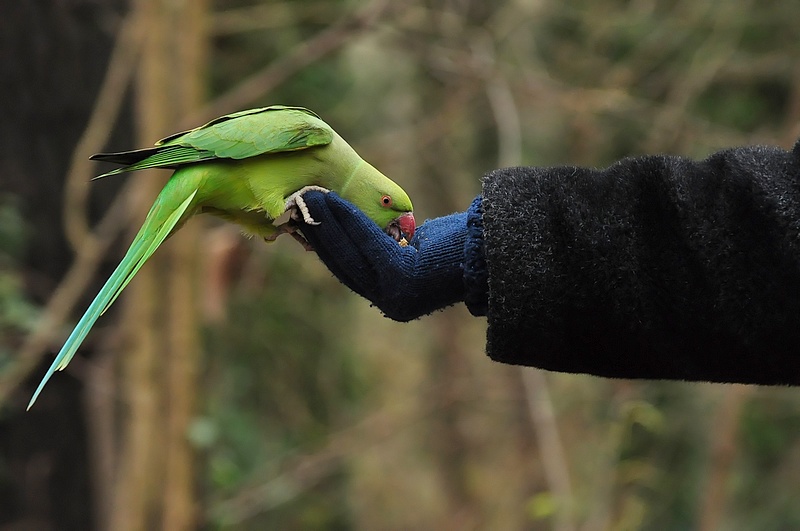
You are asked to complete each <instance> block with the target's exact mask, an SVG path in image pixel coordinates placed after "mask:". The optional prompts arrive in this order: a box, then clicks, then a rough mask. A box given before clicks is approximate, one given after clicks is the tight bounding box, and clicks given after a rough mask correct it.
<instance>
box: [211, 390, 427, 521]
mask: <svg viewBox="0 0 800 531" xmlns="http://www.w3.org/2000/svg"><path fill="white" fill-rule="evenodd" d="M406 406H407V408H406V409H404V410H401V411H398V410H397V409H396V408H394V407H393V408H392V409H391V410H381V411H377V412H374V413H372V414H371V415H370V416H368V417H366V418H364V419H363V420H361V421H360V422H358V423H357V424H354V425H352V426H350V427H348V428H344V429H342V430H340V431H339V432H338V433H334V434H332V435H331V436H330V438H329V439H328V443H327V444H326V445H325V447H324V448H322V449H320V450H319V451H318V452H315V453H313V454H307V455H301V456H290V457H288V458H286V460H285V463H284V465H283V466H282V467H281V468H283V471H282V472H281V473H280V474H279V475H277V476H275V477H271V478H270V479H268V480H267V481H264V482H263V483H259V484H257V485H253V486H251V487H250V488H242V489H241V490H239V491H238V492H237V493H236V494H235V495H234V496H233V497H231V498H229V499H227V500H224V501H221V502H219V503H217V504H216V505H214V506H212V507H211V508H210V509H209V510H210V511H211V512H212V513H214V515H215V516H216V517H217V518H219V519H220V521H221V522H223V523H224V525H225V526H236V525H238V524H241V523H242V522H245V521H247V520H248V519H250V518H253V517H254V516H256V515H258V514H260V513H264V512H269V511H271V510H273V509H275V508H277V507H279V506H281V505H283V504H285V503H289V502H291V501H292V500H294V499H296V498H297V497H299V496H302V494H303V493H305V492H307V491H309V490H310V489H312V488H313V487H314V486H315V485H317V484H318V483H319V482H320V481H322V480H323V479H325V477H327V476H328V475H330V474H332V473H334V472H335V470H336V468H337V467H338V466H340V464H341V463H342V461H343V460H345V459H347V458H348V457H350V456H361V455H363V454H364V453H365V452H367V451H368V450H370V449H372V448H374V447H375V446H377V445H380V444H382V443H383V442H384V441H387V440H389V439H392V438H395V437H398V436H400V435H401V434H402V433H403V432H404V431H405V430H410V429H412V427H414V426H415V425H416V424H417V423H419V422H422V419H423V417H424V416H425V414H430V413H431V411H432V410H433V407H432V406H431V405H429V406H428V407H426V408H424V410H423V411H422V412H420V411H419V409H418V408H415V407H411V406H410V405H409V404H407V405H406Z"/></svg>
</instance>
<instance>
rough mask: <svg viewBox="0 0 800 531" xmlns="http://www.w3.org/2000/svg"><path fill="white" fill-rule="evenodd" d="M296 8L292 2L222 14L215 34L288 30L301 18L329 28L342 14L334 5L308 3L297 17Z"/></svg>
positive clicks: (214, 25) (215, 18) (215, 19)
mask: <svg viewBox="0 0 800 531" xmlns="http://www.w3.org/2000/svg"><path fill="white" fill-rule="evenodd" d="M295 6H296V4H294V3H292V2H281V3H269V4H258V5H254V6H247V7H240V8H233V9H226V10H225V11H219V12H217V13H214V14H213V17H212V21H211V34H212V35H214V36H221V35H231V34H235V33H243V32H246V31H259V30H268V29H269V30H273V29H278V28H281V27H288V26H291V25H294V24H297V21H298V20H297V19H298V16H300V17H302V19H303V20H308V21H313V22H318V23H320V24H327V23H328V21H329V20H330V19H331V18H332V15H333V14H334V13H336V10H338V4H332V3H331V2H313V3H312V2H305V3H304V4H303V9H302V11H301V12H300V13H297V11H298V10H297V9H296V7H295Z"/></svg>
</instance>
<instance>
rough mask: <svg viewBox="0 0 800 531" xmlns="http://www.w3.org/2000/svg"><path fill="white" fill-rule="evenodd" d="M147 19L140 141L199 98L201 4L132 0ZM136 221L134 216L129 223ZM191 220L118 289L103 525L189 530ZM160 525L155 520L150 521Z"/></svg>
mask: <svg viewBox="0 0 800 531" xmlns="http://www.w3.org/2000/svg"><path fill="white" fill-rule="evenodd" d="M136 9H141V10H143V11H142V17H141V18H140V20H141V21H142V23H143V24H146V25H147V39H146V42H145V45H144V49H143V53H142V59H141V64H140V71H139V76H138V83H137V86H136V104H137V119H138V124H137V125H138V128H139V144H140V145H151V144H152V143H153V141H154V140H155V139H158V138H160V137H163V136H166V135H167V134H169V133H171V132H173V130H174V129H175V128H176V127H178V124H179V122H180V119H181V118H182V116H184V115H186V114H188V113H189V112H191V111H192V110H193V109H195V108H196V107H198V106H199V105H200V103H201V102H202V99H203V87H204V86H205V83H204V77H205V74H204V69H205V64H206V60H205V56H206V45H205V41H206V38H205V22H204V21H205V15H206V13H207V10H208V5H207V3H206V2H205V1H195V2H179V3H176V2H171V1H169V0H139V2H138V3H137V4H136ZM135 178H137V179H139V180H140V182H141V185H140V187H139V188H138V190H137V191H138V192H139V193H138V194H137V195H136V196H135V197H132V198H131V199H132V205H131V207H132V208H131V210H132V212H133V213H134V216H133V219H136V220H141V219H143V218H144V215H145V214H146V212H147V211H148V210H149V208H150V205H152V202H153V200H154V199H155V197H156V196H157V195H158V192H159V191H160V189H161V187H162V185H163V184H164V180H163V179H158V178H155V176H136V177H135ZM136 225H138V223H137V224H136ZM197 230H198V229H197V227H196V226H195V225H194V224H192V223H188V224H187V225H186V226H185V227H183V228H182V229H181V230H180V232H178V233H177V234H176V235H175V236H174V237H172V238H170V240H169V241H168V243H167V244H166V245H164V247H163V249H161V250H160V252H157V253H156V255H155V256H154V257H153V258H152V259H151V260H150V261H151V263H149V264H147V265H146V266H145V267H143V268H142V269H141V270H140V271H139V273H138V274H137V276H136V279H135V280H134V281H133V282H132V283H131V287H130V288H129V289H128V290H126V297H125V299H124V300H125V301H126V311H125V322H126V325H127V330H126V341H125V347H126V350H127V352H126V353H125V354H124V356H125V364H124V366H123V371H122V378H123V386H122V387H123V389H124V390H125V391H124V393H125V405H126V406H127V407H128V411H127V415H126V416H125V418H124V419H123V421H122V424H121V426H122V433H123V436H122V439H121V440H122V441H123V447H122V448H121V454H120V458H119V466H118V474H117V478H116V485H115V492H114V494H113V497H114V501H113V507H112V510H111V516H110V522H109V528H110V529H115V530H117V529H131V530H138V529H154V528H158V527H161V528H162V529H169V530H181V529H192V528H194V527H196V525H195V519H196V512H195V507H194V505H195V504H194V474H193V452H192V448H191V446H190V445H189V441H188V439H187V437H186V435H187V432H188V427H189V423H190V422H191V419H192V416H193V411H194V406H195V397H196V368H197V363H198V355H197V354H198V339H197V327H196V325H197V322H196V318H195V315H196V313H195V308H196V304H195V270H194V269H195V264H196V262H197V257H196V241H197V239H198V232H197ZM158 522H160V525H159V524H158Z"/></svg>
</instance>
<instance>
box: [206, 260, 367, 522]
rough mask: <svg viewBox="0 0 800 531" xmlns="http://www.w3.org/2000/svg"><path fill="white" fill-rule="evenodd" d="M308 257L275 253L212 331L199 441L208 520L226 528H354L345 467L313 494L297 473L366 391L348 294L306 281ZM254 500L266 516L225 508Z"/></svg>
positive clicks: (335, 468)
mask: <svg viewBox="0 0 800 531" xmlns="http://www.w3.org/2000/svg"><path fill="white" fill-rule="evenodd" d="M307 258H308V257H307V256H304V255H300V256H298V255H295V254H287V253H280V252H275V253H270V254H269V255H268V256H267V257H266V259H265V260H264V261H263V263H260V264H259V268H260V269H262V270H263V271H264V274H265V278H264V279H263V280H264V283H263V285H260V286H258V287H257V288H255V289H248V288H245V289H244V290H243V291H242V292H240V293H239V295H238V296H236V297H235V299H234V300H233V301H232V303H231V307H230V309H229V311H230V315H231V319H230V320H229V321H228V322H227V323H225V324H224V325H222V326H220V327H215V328H213V329H210V330H209V331H208V352H210V353H212V356H211V357H210V358H209V360H208V371H207V373H206V377H205V386H204V388H205V389H206V392H205V394H204V396H205V400H206V404H207V411H208V413H207V416H205V417H203V418H202V419H198V420H197V421H196V422H195V429H194V430H193V433H194V440H195V441H196V443H197V444H198V445H199V446H200V447H201V448H202V450H203V452H204V453H205V454H206V455H207V459H208V469H207V473H206V477H207V480H206V481H207V486H208V489H209V493H210V502H211V503H212V504H215V505H216V507H217V509H212V511H211V514H212V517H213V518H214V520H215V522H216V524H217V525H219V526H221V528H226V527H227V525H232V524H234V523H235V524H236V525H235V527H236V528H237V529H264V528H280V529H293V528H296V529H337V528H341V527H342V526H344V525H345V524H346V522H347V520H348V516H347V505H346V504H345V503H343V502H342V500H337V498H338V497H339V496H342V494H341V493H342V492H344V491H345V490H346V489H345V486H346V483H347V472H346V468H345V467H344V466H343V465H341V464H334V465H332V466H331V468H330V470H327V471H326V472H325V473H324V474H323V475H322V476H321V477H320V478H319V480H318V484H314V485H313V487H314V488H313V489H311V490H310V491H308V490H307V488H306V487H305V486H304V484H303V481H302V479H300V478H297V477H294V476H293V474H292V471H291V470H292V466H293V464H292V463H296V461H297V460H302V456H303V454H306V453H314V452H315V451H319V450H320V449H321V448H323V447H324V445H325V444H326V442H327V440H328V437H330V434H331V432H332V431H333V430H335V429H337V428H339V427H341V426H342V424H343V423H344V422H345V421H346V420H347V419H350V418H352V417H351V416H352V415H353V414H354V413H355V412H357V411H358V410H359V407H360V406H359V404H360V403H361V400H362V399H363V398H364V392H365V389H366V388H365V382H364V381H363V376H362V375H361V374H360V373H359V370H358V365H357V363H356V361H355V360H354V359H353V346H352V345H351V344H349V343H348V341H347V335H346V333H345V331H346V330H347V329H348V327H349V318H348V313H349V312H348V304H347V299H343V298H342V295H343V290H342V289H341V287H340V286H338V285H337V284H335V283H332V282H330V281H329V280H328V279H324V280H316V281H315V280H313V279H311V280H309V279H306V281H304V280H303V279H304V274H303V272H304V270H306V269H307V260H305V259H307ZM312 265H315V264H312ZM249 288H253V287H252V286H250V287H249ZM287 468H288V470H287ZM276 476H277V477H278V478H279V479H278V480H276V479H275V477H276ZM315 483H316V482H315ZM248 492H249V493H250V494H249V496H257V497H258V496H260V497H261V500H260V503H262V504H263V507H264V508H265V509H263V510H262V508H261V505H259V506H258V507H259V508H257V509H252V511H251V510H250V509H241V508H240V505H241V503H239V502H236V501H233V502H232V501H230V500H228V501H224V500H226V499H228V498H233V499H234V500H238V499H241V498H242V497H243V496H245V497H246V496H248V494H247V493H248ZM242 503H243V502H242ZM251 503H252V502H251ZM245 505H247V504H246V503H245ZM271 506H276V507H277V508H275V509H273V510H269V509H266V508H269V507H271Z"/></svg>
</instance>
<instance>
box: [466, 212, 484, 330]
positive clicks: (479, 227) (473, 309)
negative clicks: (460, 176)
mask: <svg viewBox="0 0 800 531" xmlns="http://www.w3.org/2000/svg"><path fill="white" fill-rule="evenodd" d="M483 249H484V244H483V204H482V202H481V196H478V197H476V198H475V200H474V201H473V202H472V204H471V205H470V207H469V209H468V210H467V241H466V243H465V244H464V290H465V293H464V303H465V304H466V305H467V308H468V309H469V311H470V313H471V314H472V315H476V316H481V315H486V312H487V311H488V307H489V271H488V269H487V267H486V257H485V256H484V252H483Z"/></svg>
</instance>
